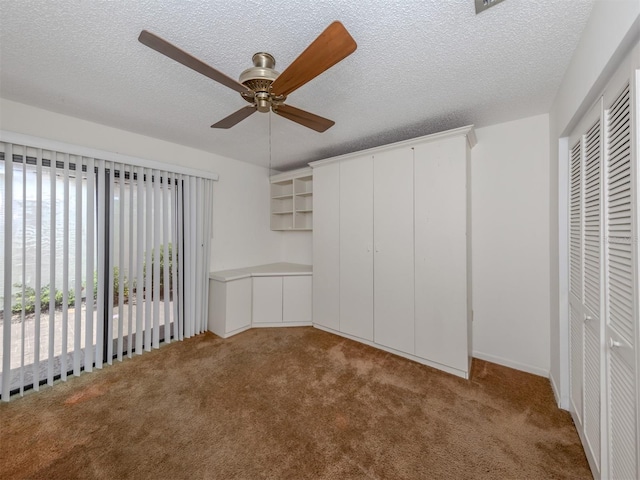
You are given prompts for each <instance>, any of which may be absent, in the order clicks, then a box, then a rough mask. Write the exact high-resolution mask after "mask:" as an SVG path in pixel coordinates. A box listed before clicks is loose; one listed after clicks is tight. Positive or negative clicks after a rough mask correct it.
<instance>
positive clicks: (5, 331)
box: [2, 144, 13, 402]
mask: <svg viewBox="0 0 640 480" xmlns="http://www.w3.org/2000/svg"><path fill="white" fill-rule="evenodd" d="M4 154H5V159H6V158H9V159H13V146H12V145H10V144H5V151H4ZM4 182H5V184H4V234H5V235H6V238H13V228H12V227H13V225H12V223H13V162H11V161H9V162H6V161H5V167H4ZM11 247H12V245H11V242H8V241H6V240H5V242H4V258H5V259H9V258H12V256H11ZM11 267H12V265H11V262H7V261H6V260H5V266H4V310H3V311H4V312H5V313H4V315H5V316H7V315H11V313H10V312H11V274H12V271H11ZM10 394H11V321H10V320H9V321H7V320H5V321H4V322H3V324H2V401H4V402H8V401H9V395H10Z"/></svg>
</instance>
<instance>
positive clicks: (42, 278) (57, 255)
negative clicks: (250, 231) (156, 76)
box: [0, 142, 213, 401]
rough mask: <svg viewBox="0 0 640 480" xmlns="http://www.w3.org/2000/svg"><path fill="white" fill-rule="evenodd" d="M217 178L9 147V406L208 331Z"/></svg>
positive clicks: (4, 196) (2, 333)
mask: <svg viewBox="0 0 640 480" xmlns="http://www.w3.org/2000/svg"><path fill="white" fill-rule="evenodd" d="M212 198H213V180H212V179H210V178H201V177H197V176H194V175H190V174H184V173H178V172H171V171H168V170H162V169H158V168H150V167H147V166H140V165H132V164H127V163H125V162H116V161H109V160H103V159H100V158H93V157H86V156H82V155H76V154H71V153H68V152H60V151H56V150H44V149H42V148H34V147H30V146H27V145H17V144H13V143H8V142H0V202H2V203H1V205H2V208H0V215H1V218H0V230H2V232H0V242H2V245H1V246H0V250H2V251H3V253H4V255H3V259H0V267H1V269H2V275H1V278H0V282H2V288H0V295H2V299H1V300H0V309H1V310H2V317H1V318H0V321H1V322H2V325H1V328H0V348H1V357H2V365H1V368H2V370H1V371H0V377H1V390H2V400H4V401H7V400H8V399H9V397H10V395H11V394H13V393H19V394H22V393H23V392H24V390H25V388H29V387H33V388H34V389H35V390H38V388H39V386H40V384H44V383H46V384H48V385H52V384H53V382H54V380H55V379H57V378H60V379H62V380H66V378H67V375H68V374H72V375H80V373H81V372H82V371H83V370H84V371H91V370H92V369H93V368H94V367H95V368H102V366H103V365H104V363H107V364H111V363H112V362H113V360H114V359H115V360H116V361H121V360H122V359H123V358H124V357H125V356H128V357H132V355H134V354H138V355H139V354H142V353H143V352H145V351H150V350H151V349H153V348H158V347H159V346H160V343H162V342H170V341H172V340H182V339H184V338H188V337H190V336H192V335H196V334H198V333H201V332H203V331H204V330H205V329H206V312H207V309H208V305H207V303H208V295H207V294H208V288H207V286H208V268H207V266H208V265H209V257H210V238H211V228H212V222H211V204H212Z"/></svg>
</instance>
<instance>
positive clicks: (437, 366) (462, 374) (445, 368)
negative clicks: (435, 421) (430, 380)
mask: <svg viewBox="0 0 640 480" xmlns="http://www.w3.org/2000/svg"><path fill="white" fill-rule="evenodd" d="M313 326H314V328H317V329H318V330H324V331H325V332H329V333H333V334H334V335H338V336H340V337H344V338H348V339H349V340H353V341H356V342H358V343H363V344H365V345H369V346H370V347H373V348H377V349H378V350H384V351H385V352H389V353H393V354H394V355H398V356H399V357H404V358H407V359H409V360H413V361H414V362H417V363H421V364H422V365H426V366H428V367H432V368H435V369H437V370H442V371H443V372H446V373H450V374H452V375H455V376H457V377H462V378H464V379H465V380H468V379H469V372H464V371H462V370H458V369H457V368H453V367H449V366H447V365H443V364H441V363H437V362H431V361H429V360H426V359H424V358H420V357H416V356H415V355H411V354H409V353H405V352H401V351H399V350H395V349H393V348H389V347H385V346H384V345H380V344H379V343H375V342H371V341H369V340H365V339H364V338H359V337H355V336H353V335H349V334H348V333H343V332H338V331H337V330H333V329H331V328H328V327H324V326H322V325H318V324H317V323H314V324H313Z"/></svg>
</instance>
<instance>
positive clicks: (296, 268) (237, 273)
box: [209, 262, 313, 282]
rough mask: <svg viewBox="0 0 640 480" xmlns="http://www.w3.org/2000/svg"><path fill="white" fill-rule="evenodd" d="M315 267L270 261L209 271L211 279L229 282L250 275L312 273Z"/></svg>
mask: <svg viewBox="0 0 640 480" xmlns="http://www.w3.org/2000/svg"><path fill="white" fill-rule="evenodd" d="M312 273H313V269H312V267H311V265H302V264H300V263H286V262H280V263H269V264H267V265H256V266H255V267H246V268H235V269H233V270H221V271H219V272H211V273H209V278H210V279H211V280H217V281H219V282H229V281H231V280H239V279H241V278H248V277H280V276H290V275H311V274H312Z"/></svg>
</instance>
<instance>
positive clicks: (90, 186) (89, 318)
mask: <svg viewBox="0 0 640 480" xmlns="http://www.w3.org/2000/svg"><path fill="white" fill-rule="evenodd" d="M93 168H94V161H93V158H87V186H86V194H87V210H86V222H87V238H86V247H85V248H86V252H87V253H86V255H87V264H86V278H87V279H86V285H87V287H86V289H85V292H86V312H87V313H86V316H85V318H86V324H85V339H84V369H85V370H86V371H87V372H91V371H93V356H94V352H93V324H94V319H93V289H94V286H93V242H94V238H93V204H94V200H93V198H94V197H93V195H94V185H95V179H94V173H93Z"/></svg>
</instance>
